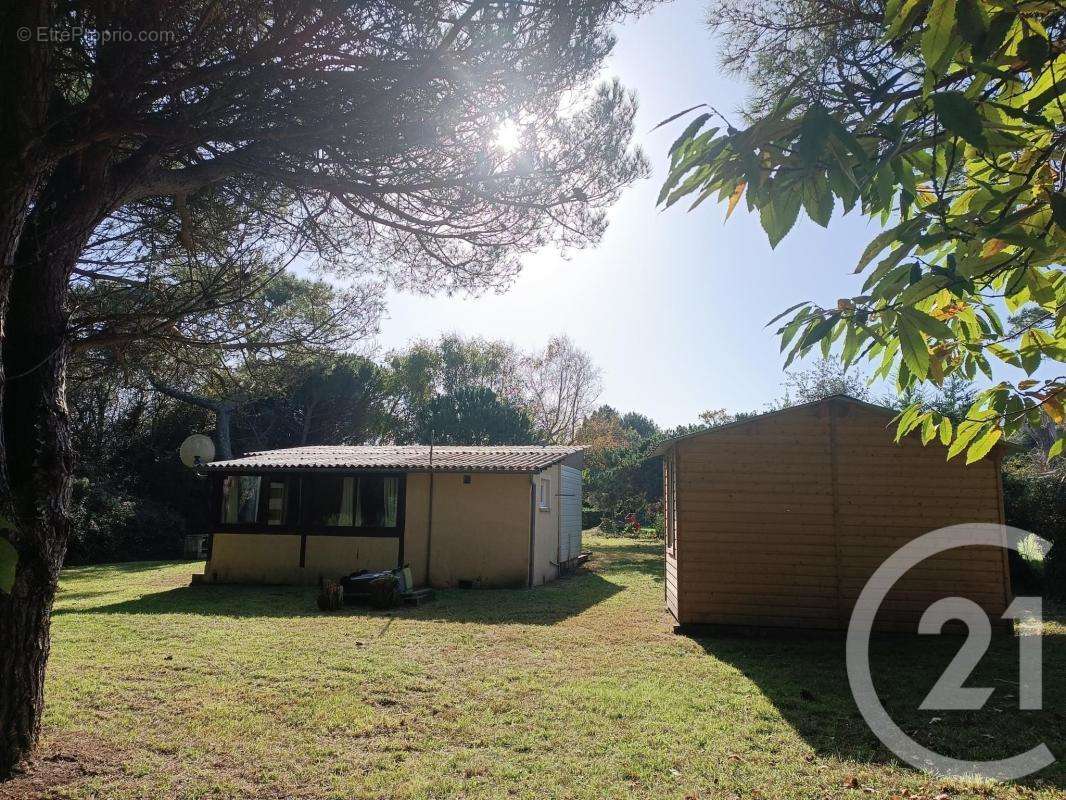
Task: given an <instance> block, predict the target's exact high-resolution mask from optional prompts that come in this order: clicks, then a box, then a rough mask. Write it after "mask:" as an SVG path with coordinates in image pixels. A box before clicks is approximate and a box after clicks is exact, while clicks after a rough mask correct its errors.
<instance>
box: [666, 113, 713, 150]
mask: <svg viewBox="0 0 1066 800" xmlns="http://www.w3.org/2000/svg"><path fill="white" fill-rule="evenodd" d="M710 118H711V115H710V114H700V115H699V116H698V117H696V119H694V120H692V122H690V123H689V124H688V125H687V126H686V128H685V130H683V131H682V132H681V135H680V136H678V137H677V138H676V139H675V140H674V143H673V144H672V145H670V149H669V150H668V151H667V154H668V155H673V154H674V151H675V150H677V148H679V147H681V145H683V144H684V143H685V142H687V141H688V140H689V139H691V138H692V137H693V136H695V135H696V131H698V130H699V129H700V128H702V127H703V123H705V122H706V121H707V120H709V119H710ZM715 132H717V130H716V131H715Z"/></svg>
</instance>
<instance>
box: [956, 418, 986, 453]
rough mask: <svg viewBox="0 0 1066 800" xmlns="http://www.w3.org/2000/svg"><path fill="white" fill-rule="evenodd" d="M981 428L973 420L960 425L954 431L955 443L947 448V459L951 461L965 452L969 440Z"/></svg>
mask: <svg viewBox="0 0 1066 800" xmlns="http://www.w3.org/2000/svg"><path fill="white" fill-rule="evenodd" d="M982 427H984V426H983V425H982V423H980V422H975V421H973V420H967V421H966V422H963V423H962V424H960V425H959V427H958V430H957V431H955V441H954V442H953V443H952V445H951V447H950V448H948V458H949V459H952V458H954V457H955V456H957V455H958V454H959V453H961V452H962V451H963V450H965V449H966V446H967V445H968V444H969V443H970V442H971V440H972V439H973V438H974V437H975V436H976V435H977V434H979V433H980V432H981V428H982Z"/></svg>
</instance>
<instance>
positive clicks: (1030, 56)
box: [1018, 33, 1051, 72]
mask: <svg viewBox="0 0 1066 800" xmlns="http://www.w3.org/2000/svg"><path fill="white" fill-rule="evenodd" d="M1018 55H1019V56H1021V57H1022V58H1023V59H1025V63H1026V64H1028V65H1029V67H1030V69H1032V70H1033V71H1034V72H1035V71H1037V70H1039V69H1040V68H1041V67H1043V66H1044V64H1046V63H1047V60H1048V59H1049V58H1051V44H1050V42H1048V40H1047V39H1045V38H1044V37H1043V36H1041V35H1040V34H1038V33H1034V34H1032V35H1031V36H1026V37H1025V38H1024V39H1022V40H1021V41H1020V42H1019V43H1018Z"/></svg>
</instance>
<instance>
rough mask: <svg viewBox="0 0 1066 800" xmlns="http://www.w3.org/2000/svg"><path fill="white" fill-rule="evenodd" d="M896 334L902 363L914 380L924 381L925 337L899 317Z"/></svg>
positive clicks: (906, 320) (926, 362)
mask: <svg viewBox="0 0 1066 800" xmlns="http://www.w3.org/2000/svg"><path fill="white" fill-rule="evenodd" d="M896 332H897V333H898V334H899V343H900V350H901V351H902V354H903V363H904V364H906V365H907V368H908V369H910V371H911V372H912V373H913V374H914V376H915V377H916V378H918V379H919V380H923V381H924V380H925V378H926V376H927V375H928V374H929V348H928V346H927V345H926V343H925V337H924V336H922V332H921V331H920V330H919V329H918V326H917V325H915V324H914V322H912V321H911V320H910V319H908V318H907V317H905V316H900V317H899V321H898V323H897V324H896Z"/></svg>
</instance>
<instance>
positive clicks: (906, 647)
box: [692, 633, 1066, 788]
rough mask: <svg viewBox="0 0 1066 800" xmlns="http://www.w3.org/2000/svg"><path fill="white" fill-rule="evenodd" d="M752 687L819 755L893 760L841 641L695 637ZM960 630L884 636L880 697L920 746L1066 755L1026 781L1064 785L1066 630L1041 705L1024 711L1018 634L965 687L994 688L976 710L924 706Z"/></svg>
mask: <svg viewBox="0 0 1066 800" xmlns="http://www.w3.org/2000/svg"><path fill="white" fill-rule="evenodd" d="M692 638H693V639H694V641H696V642H698V643H699V644H700V645H701V646H702V647H703V649H704V650H705V651H706V652H707V653H708V654H710V655H712V656H714V657H715V658H717V659H719V660H720V661H723V662H725V663H728V664H731V665H733V666H734V667H736V668H737V669H738V670H739V671H740V672H742V673H743V674H744V675H745V676H746V677H747V678H749V679H750V680H751V681H752V682H753V683H755V684H756V685H757V686H758V687H759V689H760V690H761V691H762V692H763V694H765V696H766V697H767V698H768V699H769V700H770V701H771V702H772V703H773V704H774V706H775V707H776V708H777V710H778V711H779V712H780V714H781V716H782V717H783V718H784V720H785V721H787V722H788V724H789V725H791V726H792V727H793V728H794V729H795V730H796V731H797V732H798V733H799V734H800V735H801V736H802V737H803V738H804V740H805V741H806V742H807V743H808V744H810V746H811V747H812V748H814V750H815V751H817V752H818V753H819V754H820V755H824V756H832V757H836V758H841V759H847V760H854V761H860V762H869V763H890V762H895V761H896V759H895V757H894V756H893V755H892V754H891V753H890V752H889V751H888V750H887V749H886V748H885V747H884V746H883V745H882V744H881V743H880V741H879V740H878V739H877V738H876V737H875V736H874V734H873V733H872V732H871V731H870V729H869V728H868V727H867V725H866V722H865V721H864V720H863V718H862V716H861V714H860V713H859V710H858V708H857V707H856V705H855V701H854V700H853V699H852V695H851V690H850V688H849V685H848V679H847V668H846V663H845V656H844V640H843V637H825V636H817V637H812V638H811V639H794V638H788V639H780V638H763V639H751V638H743V637H735V636H734V637H730V636H713V637H711V636H693V637H692ZM962 643H963V637H961V636H917V635H914V636H890V637H889V636H886V637H884V638H875V639H874V641H873V643H872V644H871V648H870V663H871V671H872V673H873V677H874V685H875V686H876V688H877V692H878V696H879V698H880V700H881V702H882V703H883V705H884V706H885V708H886V709H887V711H888V713H889V714H890V716H891V717H892V719H893V720H894V721H895V722H896V724H897V725H899V726H900V727H901V728H902V729H903V730H904V731H906V732H907V734H908V735H910V736H911V737H912V738H914V739H915V740H916V741H918V742H919V743H920V744H922V745H924V746H926V747H928V748H930V749H932V750H933V751H935V752H938V753H941V754H943V755H947V756H951V757H954V758H961V759H967V760H989V759H999V758H1005V757H1008V756H1011V755H1014V754H1016V753H1021V752H1023V751H1025V750H1028V749H1029V748H1030V747H1033V746H1035V745H1038V744H1040V743H1041V742H1043V743H1045V744H1046V745H1047V746H1048V748H1049V749H1050V750H1051V752H1052V753H1053V754H1054V755H1055V756H1056V757H1057V758H1059V759H1060V760H1059V761H1057V762H1056V763H1055V764H1052V765H1051V766H1049V767H1047V768H1046V769H1044V770H1042V771H1041V772H1040V773H1038V774H1037V775H1034V776H1030V777H1029V778H1027V779H1025V780H1024V781H1022V783H1024V784H1026V785H1032V786H1040V785H1050V786H1055V787H1058V788H1062V787H1066V764H1064V762H1063V761H1062V759H1063V758H1064V757H1066V635H1063V634H1061V633H1060V634H1058V635H1045V637H1044V639H1043V653H1044V672H1043V689H1044V697H1043V700H1044V703H1043V710H1042V711H1020V710H1019V709H1018V639H1017V638H1015V637H1011V636H997V637H994V638H993V642H992V645H991V647H990V648H989V651H988V652H987V653H986V654H985V656H984V658H983V659H982V660H981V663H980V664H979V665H978V667H977V668H976V669H975V670H974V672H973V674H972V675H971V676H970V678H969V679H968V680H967V681H966V682H965V684H964V685H966V686H988V687H993V688H994V692H993V694H992V696H991V697H990V699H989V701H988V703H986V705H985V707H984V708H983V709H982V710H979V711H941V710H935V711H934V710H930V711H922V710H920V709H919V705H920V704H921V703H922V701H923V700H924V699H925V696H926V695H927V694H928V692H929V690H930V689H931V688H932V687H933V685H934V683H935V682H936V681H937V679H938V678H939V677H940V675H941V674H942V672H943V670H944V669H945V668H946V667H947V665H948V664H949V663H950V662H951V660H952V659H953V658H954V657H955V654H956V652H958V649H959V647H960V646H961V645H962Z"/></svg>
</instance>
